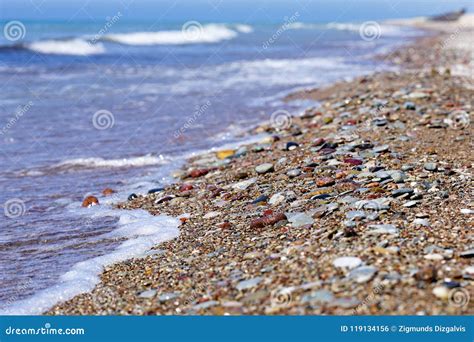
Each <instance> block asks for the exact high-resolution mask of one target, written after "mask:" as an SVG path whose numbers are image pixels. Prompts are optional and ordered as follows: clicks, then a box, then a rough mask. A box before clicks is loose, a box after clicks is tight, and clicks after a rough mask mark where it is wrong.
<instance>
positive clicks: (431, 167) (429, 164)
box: [423, 163, 438, 171]
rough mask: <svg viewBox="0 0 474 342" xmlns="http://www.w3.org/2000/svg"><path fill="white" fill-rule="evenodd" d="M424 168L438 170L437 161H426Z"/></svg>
mask: <svg viewBox="0 0 474 342" xmlns="http://www.w3.org/2000/svg"><path fill="white" fill-rule="evenodd" d="M423 168H424V169H425V170H426V171H436V170H437V169H438V165H437V164H436V163H426V164H425V165H424V166H423Z"/></svg>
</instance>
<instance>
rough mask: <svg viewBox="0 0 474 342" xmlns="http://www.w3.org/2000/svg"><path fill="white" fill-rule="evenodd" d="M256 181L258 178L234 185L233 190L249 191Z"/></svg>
mask: <svg viewBox="0 0 474 342" xmlns="http://www.w3.org/2000/svg"><path fill="white" fill-rule="evenodd" d="M256 181H257V179H256V178H250V179H247V180H244V181H242V182H238V183H234V184H232V188H233V189H237V190H247V188H248V187H249V186H251V185H252V184H254V183H255V182H256Z"/></svg>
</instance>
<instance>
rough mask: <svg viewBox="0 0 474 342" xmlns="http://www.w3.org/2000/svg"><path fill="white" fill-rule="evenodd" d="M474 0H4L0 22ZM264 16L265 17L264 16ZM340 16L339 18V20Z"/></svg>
mask: <svg viewBox="0 0 474 342" xmlns="http://www.w3.org/2000/svg"><path fill="white" fill-rule="evenodd" d="M461 7H467V8H468V9H469V10H470V11H473V10H474V1H473V0H0V20H14V19H16V20H43V21H44V20H67V21H74V20H76V21H81V20H103V19H104V18H105V17H107V16H111V15H114V14H116V13H117V12H118V11H120V12H121V13H123V14H124V17H126V19H127V20H147V19H150V20H153V19H155V18H157V17H165V18H166V19H167V20H169V21H174V20H181V19H183V18H193V19H195V20H201V21H218V22H226V21H247V22H259V19H260V20H261V21H262V22H268V21H269V20H271V19H275V21H276V22H278V21H281V19H282V18H284V17H285V16H291V15H292V14H293V13H294V12H296V11H298V12H299V14H300V17H299V18H300V21H303V22H328V21H340V22H343V21H351V20H352V21H354V20H368V19H374V20H375V19H387V18H401V17H413V16H419V15H432V14H438V13H440V12H442V11H449V10H455V9H459V8H461ZM263 19H265V20H263ZM335 19H338V20H335Z"/></svg>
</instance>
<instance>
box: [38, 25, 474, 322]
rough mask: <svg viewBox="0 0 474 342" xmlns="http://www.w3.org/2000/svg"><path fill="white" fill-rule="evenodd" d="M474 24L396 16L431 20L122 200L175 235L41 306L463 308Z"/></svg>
mask: <svg viewBox="0 0 474 342" xmlns="http://www.w3.org/2000/svg"><path fill="white" fill-rule="evenodd" d="M472 22H473V18H472V16H465V17H463V18H462V20H461V21H460V22H459V23H449V24H445V23H429V22H424V21H422V20H417V21H414V20H412V21H411V22H410V21H403V22H402V21H398V22H397V23H396V24H397V25H402V24H403V25H405V24H406V25H415V26H417V27H421V28H425V29H433V30H437V31H436V32H437V34H436V35H434V36H430V37H425V38H422V39H419V40H418V41H417V42H416V44H413V45H410V46H408V47H403V48H400V49H398V50H397V51H395V52H392V53H390V54H389V55H386V56H384V57H383V58H384V59H385V60H386V61H390V62H391V63H393V64H395V65H398V66H400V68H399V69H400V70H399V71H397V72H383V73H376V74H373V75H368V76H364V77H359V78H357V79H355V80H353V81H351V82H339V83H337V84H335V85H332V86H330V87H327V88H325V89H315V90H309V91H304V92H300V93H298V94H295V95H292V96H291V98H296V97H298V98H309V99H315V100H318V101H320V102H321V104H322V105H321V107H319V108H308V110H307V111H306V113H305V114H304V115H303V116H301V117H288V116H285V115H283V116H282V117H281V118H279V120H274V121H273V122H271V123H270V124H262V125H261V126H260V127H258V128H257V129H255V133H262V132H265V133H268V134H269V136H268V138H265V139H264V140H262V141H261V142H259V143H256V144H251V145H247V146H243V147H241V148H239V149H237V150H226V151H220V152H218V153H210V154H208V155H202V156H198V157H196V158H194V159H192V160H190V161H189V163H188V164H187V165H186V166H185V167H184V168H183V169H182V170H181V171H180V172H178V173H177V174H176V176H177V180H176V183H175V184H173V185H170V186H168V187H166V188H165V189H164V190H163V191H162V192H158V193H154V194H150V195H147V196H139V197H138V198H136V199H133V200H130V201H128V202H127V203H122V204H120V205H119V207H120V208H125V209H137V208H141V209H145V210H148V211H149V212H150V213H152V214H155V215H157V214H169V215H172V216H177V217H180V219H181V221H182V224H181V226H180V236H179V237H178V238H176V239H174V240H171V241H168V242H165V243H162V244H160V245H158V246H156V248H155V253H153V254H151V255H150V256H148V257H146V258H142V259H132V260H128V261H125V262H121V263H118V264H115V265H112V266H109V267H107V268H106V269H105V270H104V272H103V273H102V275H101V283H100V284H98V285H97V286H96V288H95V289H94V290H93V291H92V292H91V293H84V294H81V295H78V296H76V297H74V298H73V299H71V300H68V301H66V302H64V303H60V304H58V305H56V306H54V307H53V308H52V309H50V310H49V311H48V312H47V313H46V314H56V315H61V314H65V315H97V314H119V315H126V314H132V315H150V314H178V315H180V314H215V315H224V314H230V315H233V314H291V315H298V314H340V315H352V314H361V315H372V314H377V315H382V314H384V315H392V314H400V315H408V314H411V315H416V314H429V315H436V314H473V312H474V301H473V300H472V299H471V300H470V301H469V297H470V298H474V297H473V295H474V265H473V263H472V260H473V259H472V258H473V257H474V250H473V249H472V248H473V247H474V238H473V235H472V233H470V231H471V230H472V228H473V216H472V214H473V212H474V207H473V203H472V197H471V196H472V191H473V190H474V183H473V179H472V177H473V167H474V158H473V156H472V134H473V129H472V127H473V126H472V123H471V121H472V110H473V109H472V108H473V105H474V103H473V92H474V91H473V89H474V88H473V79H472V68H473V63H474V62H473V61H472V56H473V55H472V46H473V44H472V36H473V34H474V31H472V24H468V23H472ZM469 25H470V26H469Z"/></svg>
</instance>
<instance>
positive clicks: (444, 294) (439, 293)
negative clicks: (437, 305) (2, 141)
mask: <svg viewBox="0 0 474 342" xmlns="http://www.w3.org/2000/svg"><path fill="white" fill-rule="evenodd" d="M433 294H434V295H435V296H436V297H438V298H441V299H448V298H449V289H448V288H447V287H446V286H436V287H435V288H434V289H433Z"/></svg>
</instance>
